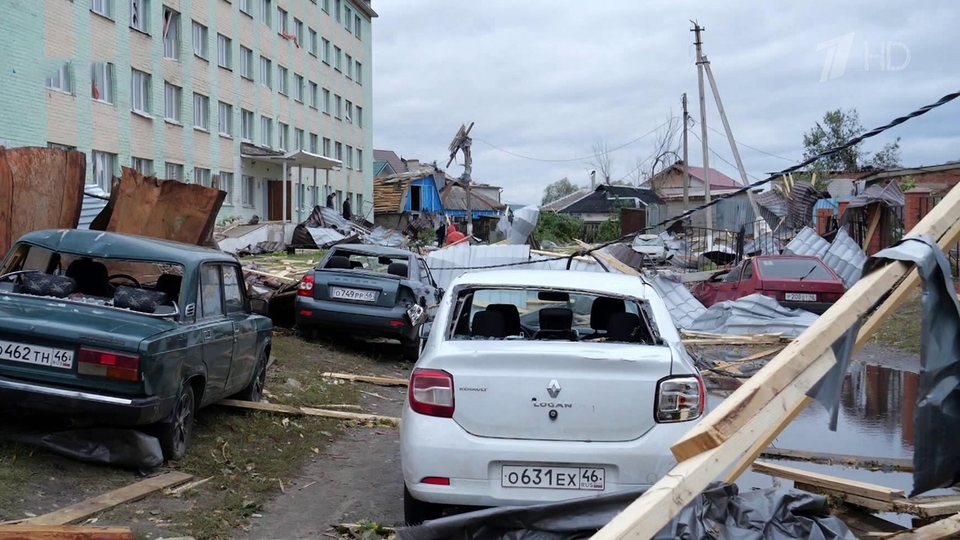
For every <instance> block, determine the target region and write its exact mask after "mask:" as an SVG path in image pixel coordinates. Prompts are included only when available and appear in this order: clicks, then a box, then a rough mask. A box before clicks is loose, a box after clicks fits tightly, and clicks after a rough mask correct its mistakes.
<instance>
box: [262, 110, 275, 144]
mask: <svg viewBox="0 0 960 540" xmlns="http://www.w3.org/2000/svg"><path fill="white" fill-rule="evenodd" d="M260 145H261V146H266V147H267V148H273V119H271V118H267V117H266V116H261V117H260Z"/></svg>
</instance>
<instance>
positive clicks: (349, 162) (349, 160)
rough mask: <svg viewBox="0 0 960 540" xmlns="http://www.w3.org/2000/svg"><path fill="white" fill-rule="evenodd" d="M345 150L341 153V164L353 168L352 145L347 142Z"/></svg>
mask: <svg viewBox="0 0 960 540" xmlns="http://www.w3.org/2000/svg"><path fill="white" fill-rule="evenodd" d="M346 150H347V151H346V153H344V154H343V157H344V160H343V166H344V167H346V168H348V169H352V168H353V147H352V146H350V145H349V144H348V145H347V148H346Z"/></svg>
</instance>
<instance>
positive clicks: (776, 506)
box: [397, 482, 856, 540]
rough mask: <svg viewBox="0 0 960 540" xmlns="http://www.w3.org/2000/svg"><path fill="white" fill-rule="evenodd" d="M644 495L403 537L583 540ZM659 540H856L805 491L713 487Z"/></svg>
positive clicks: (497, 513) (445, 524) (523, 511)
mask: <svg viewBox="0 0 960 540" xmlns="http://www.w3.org/2000/svg"><path fill="white" fill-rule="evenodd" d="M642 493H643V492H642V491H624V492H619V493H611V494H608V495H601V496H598V497H589V498H583V499H573V500H567V501H562V502H559V503H550V504H541V505H536V506H527V507H504V508H491V509H487V510H480V511H476V512H470V513H467V514H460V515H456V516H449V517H445V518H441V519H438V520H435V521H430V522H427V523H424V524H423V525H419V526H417V527H410V528H405V529H400V530H398V531H397V536H398V537H399V539H400V540H580V539H586V538H589V537H590V536H592V535H593V534H594V533H596V532H597V531H598V530H600V529H601V528H603V526H604V525H606V524H607V523H609V522H610V521H611V520H612V519H613V518H614V516H616V515H617V514H618V513H620V512H621V511H623V510H624V509H625V508H626V507H627V506H629V505H630V503H632V502H633V501H635V500H636V499H637V498H638V497H639V496H640V495H642ZM653 538H654V540H673V539H678V540H695V539H696V540H699V539H718V540H722V539H729V540H760V539H765V540H788V539H790V540H792V539H794V538H808V539H811V540H834V539H843V540H856V537H855V536H854V535H853V533H851V532H850V530H849V529H848V528H847V526H846V525H845V524H844V523H843V522H842V521H840V519H839V518H836V517H834V516H831V515H830V509H829V507H828V504H827V499H826V498H825V497H822V496H820V495H814V494H812V493H807V492H805V491H799V490H794V489H777V488H768V489H763V490H757V491H749V492H746V493H742V494H741V493H739V490H738V489H737V486H736V484H726V483H721V482H714V483H712V484H710V485H709V486H708V487H707V489H706V490H704V492H703V493H701V494H700V496H699V497H697V498H696V499H694V500H693V501H692V502H691V503H690V504H688V505H687V506H686V507H685V508H684V509H683V510H681V511H680V513H679V514H677V515H676V516H674V518H673V520H672V521H671V522H670V523H669V524H667V526H666V527H664V528H663V529H662V530H661V531H660V532H659V533H658V534H657V535H656V536H654V537H653Z"/></svg>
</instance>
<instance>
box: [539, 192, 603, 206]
mask: <svg viewBox="0 0 960 540" xmlns="http://www.w3.org/2000/svg"><path fill="white" fill-rule="evenodd" d="M591 193H593V191H591V190H589V189H580V190H578V191H575V192H573V193H571V194H569V195H566V196H563V197H560V198H559V199H557V200H555V201H551V202H549V203H547V204H545V205H543V206H541V207H540V209H541V210H557V211H559V210H561V209H563V208H564V207H565V206H568V205H571V204H573V203H575V202H577V201H579V200H580V199H582V198H584V197H586V196H587V195H590V194H591Z"/></svg>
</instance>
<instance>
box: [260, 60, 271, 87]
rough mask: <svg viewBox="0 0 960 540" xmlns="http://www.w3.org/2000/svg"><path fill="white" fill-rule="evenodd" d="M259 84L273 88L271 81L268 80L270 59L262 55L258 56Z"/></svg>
mask: <svg viewBox="0 0 960 540" xmlns="http://www.w3.org/2000/svg"><path fill="white" fill-rule="evenodd" d="M260 84H262V85H264V86H266V87H267V88H273V81H271V80H270V60H267V59H266V58H264V57H263V56H261V57H260Z"/></svg>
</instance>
